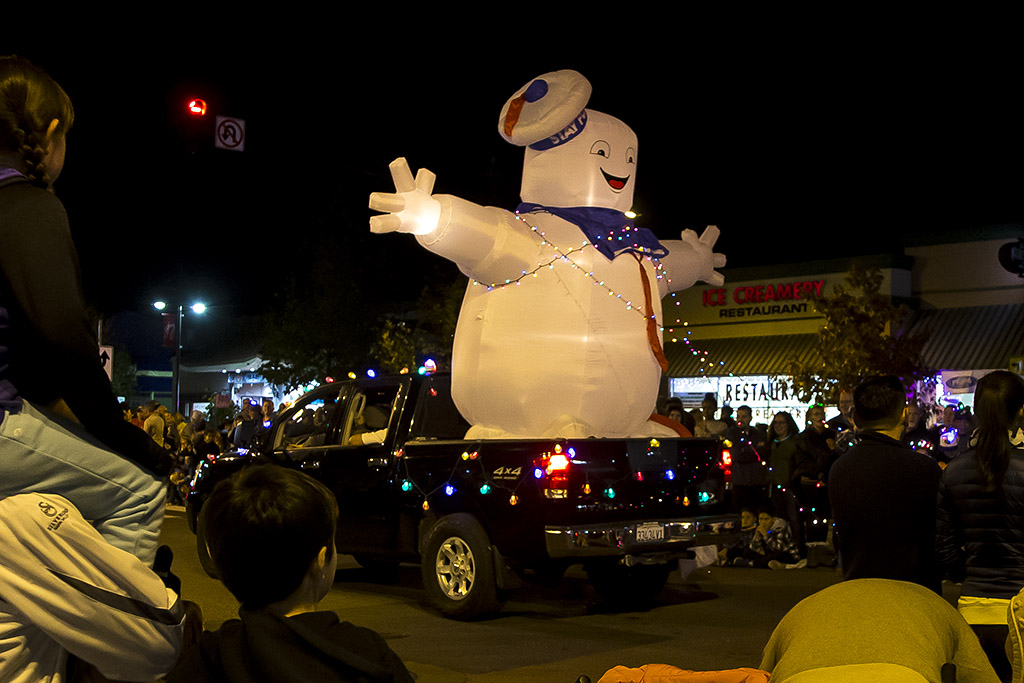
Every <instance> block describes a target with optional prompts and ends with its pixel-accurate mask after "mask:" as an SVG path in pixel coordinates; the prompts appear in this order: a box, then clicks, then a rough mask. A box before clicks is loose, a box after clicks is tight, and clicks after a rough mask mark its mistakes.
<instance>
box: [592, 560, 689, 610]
mask: <svg viewBox="0 0 1024 683" xmlns="http://www.w3.org/2000/svg"><path fill="white" fill-rule="evenodd" d="M672 567H673V566H672V565H671V564H638V565H635V566H633V567H627V566H625V565H623V564H619V563H617V562H599V563H594V564H591V565H588V566H587V568H586V569H587V578H588V579H590V584H591V585H592V586H593V587H594V590H595V591H597V594H598V595H600V596H601V597H602V598H604V599H605V600H606V601H608V602H609V603H612V604H613V605H615V606H616V607H626V608H645V607H649V606H650V605H651V603H653V602H654V599H655V598H656V597H658V594H659V593H661V591H662V590H663V589H664V588H665V584H666V583H667V582H668V576H669V574H671V573H672Z"/></svg>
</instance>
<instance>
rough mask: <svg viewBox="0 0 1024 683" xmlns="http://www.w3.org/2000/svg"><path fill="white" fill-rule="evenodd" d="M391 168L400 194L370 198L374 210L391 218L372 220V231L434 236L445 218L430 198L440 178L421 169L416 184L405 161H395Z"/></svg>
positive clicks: (438, 203) (376, 217) (434, 201)
mask: <svg viewBox="0 0 1024 683" xmlns="http://www.w3.org/2000/svg"><path fill="white" fill-rule="evenodd" d="M389 168H390V169H391V178H392V179H393V180H394V181H395V190H397V192H395V193H390V192H374V193H372V194H371V195H370V208H371V209H373V210H374V211H382V212H384V213H385V214H387V215H385V216H373V217H371V218H370V231H371V232H409V233H412V234H414V235H426V234H429V233H431V232H433V231H434V230H435V229H436V228H437V222H438V219H439V218H440V217H441V204H440V202H438V201H437V200H436V199H434V198H433V197H431V196H430V194H431V193H432V192H433V191H434V178H435V177H436V176H435V175H434V174H433V173H431V172H430V171H428V170H427V169H425V168H421V169H420V170H419V172H418V173H417V174H416V179H415V180H413V177H412V171H410V170H409V163H408V162H407V161H406V160H405V158H404V157H400V158H398V159H395V160H394V161H392V162H391V165H390V166H389Z"/></svg>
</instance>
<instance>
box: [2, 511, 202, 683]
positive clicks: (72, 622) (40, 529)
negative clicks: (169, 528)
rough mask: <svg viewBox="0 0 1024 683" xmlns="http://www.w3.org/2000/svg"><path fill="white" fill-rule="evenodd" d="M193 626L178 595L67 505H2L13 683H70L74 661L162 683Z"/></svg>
mask: <svg viewBox="0 0 1024 683" xmlns="http://www.w3.org/2000/svg"><path fill="white" fill-rule="evenodd" d="M183 618H184V609H183V607H182V605H181V603H180V601H179V600H178V596H177V595H175V593H174V591H172V590H170V589H168V588H166V587H165V586H164V584H163V582H162V581H161V580H160V577H158V576H157V575H156V574H155V573H153V571H152V570H151V569H150V568H149V567H147V566H146V565H144V564H143V563H142V562H140V561H139V560H138V559H137V558H136V557H135V556H134V555H131V554H129V553H127V552H124V551H123V550H119V549H117V548H115V547H114V546H112V545H110V544H109V543H107V542H106V541H105V540H104V539H103V538H102V537H101V536H100V535H99V533H97V531H96V530H95V529H94V528H93V527H92V525H90V524H89V523H88V522H87V521H86V520H85V519H84V518H83V517H82V515H81V514H80V513H79V512H78V510H77V509H76V508H75V507H74V506H73V505H72V504H71V503H70V502H69V501H68V500H67V499H65V498H63V497H61V496H57V495H49V494H39V493H25V494H20V495H16V496H11V497H9V498H5V499H2V500H0V681H2V682H3V683H23V682H28V681H32V682H38V681H46V682H47V683H61V682H63V681H64V680H66V674H65V669H66V664H67V658H68V654H69V653H71V654H74V655H76V656H78V657H79V658H80V659H82V660H85V661H86V662H89V663H90V664H92V665H93V666H95V667H96V668H97V669H98V670H99V672H100V673H101V674H103V675H104V676H106V677H108V678H112V679H115V680H125V681H151V680H154V679H156V678H159V677H161V676H163V675H164V674H166V673H167V672H168V671H169V670H170V669H171V667H172V666H173V665H174V663H175V660H176V658H177V654H178V649H179V646H180V644H181V636H182V620H183Z"/></svg>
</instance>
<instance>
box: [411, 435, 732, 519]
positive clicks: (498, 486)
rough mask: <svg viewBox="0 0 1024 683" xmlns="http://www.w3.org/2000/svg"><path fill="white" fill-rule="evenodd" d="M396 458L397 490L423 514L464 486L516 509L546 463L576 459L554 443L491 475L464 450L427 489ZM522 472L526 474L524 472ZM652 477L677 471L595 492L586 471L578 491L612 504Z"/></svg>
mask: <svg viewBox="0 0 1024 683" xmlns="http://www.w3.org/2000/svg"><path fill="white" fill-rule="evenodd" d="M660 447H661V443H660V442H659V441H658V439H651V440H650V442H649V445H648V451H647V455H648V456H653V455H654V454H655V452H656V451H657V449H659V448H660ZM396 456H397V458H398V461H399V463H400V464H401V466H402V474H401V475H400V477H401V479H400V482H399V487H400V488H401V490H402V492H403V493H406V494H409V495H413V496H416V498H417V501H418V504H419V506H420V507H421V508H422V509H423V510H424V511H429V510H430V509H431V502H430V501H431V500H436V499H437V497H438V496H442V495H443V496H446V497H449V498H450V497H452V496H455V495H457V494H459V493H460V492H461V490H462V488H463V487H467V488H468V489H469V492H475V493H478V494H480V495H481V496H488V495H492V494H494V495H499V496H507V497H508V504H509V505H510V506H512V507H515V506H517V505H518V504H519V502H520V495H521V489H522V488H523V487H524V486H526V485H528V484H529V483H530V482H531V480H532V481H537V480H544V479H545V478H546V477H549V476H550V475H551V474H552V470H551V469H550V467H548V465H547V463H548V462H550V461H551V460H552V459H557V458H563V459H564V462H565V466H566V467H568V466H569V465H571V464H572V463H573V462H574V458H576V451H575V449H574V448H572V447H567V448H565V449H564V450H563V447H562V445H561V444H559V443H556V444H554V446H553V447H552V448H551V449H550V450H549V451H547V452H544V453H541V454H540V457H539V458H538V460H537V461H535V462H534V464H533V465H532V466H530V467H523V468H519V467H517V468H515V469H513V468H505V467H499V468H497V469H496V470H494V471H493V472H492V471H489V469H488V468H487V467H486V466H484V463H483V458H482V457H481V455H480V452H479V451H475V450H474V451H464V452H463V453H462V455H461V457H460V458H458V459H456V460H455V463H454V464H453V465H452V468H451V470H450V472H449V473H448V475H447V477H445V478H444V481H443V482H442V483H440V484H438V485H436V486H434V487H432V488H427V487H425V486H424V485H422V484H421V483H420V482H417V481H416V478H415V477H414V476H413V474H412V472H411V471H410V469H409V460H408V458H406V457H405V450H404V449H399V450H398V452H397V453H396ZM474 470H476V471H474ZM523 470H527V471H526V472H524V471H523ZM584 472H586V469H584ZM474 475H475V476H474ZM497 477H505V478H497ZM651 477H657V478H660V479H662V480H664V481H665V482H674V481H675V480H676V479H677V477H678V474H677V472H676V469H675V468H673V467H666V468H665V469H664V470H662V471H660V472H657V473H650V472H649V473H647V474H644V472H643V471H640V470H636V471H634V472H632V473H631V474H627V475H624V476H622V477H620V478H619V479H618V480H616V481H613V482H611V483H609V482H604V483H603V484H602V486H603V488H601V490H600V491H597V490H596V487H592V486H591V483H590V475H589V472H587V474H586V479H585V481H584V483H583V484H582V485H581V486H580V487H579V491H580V493H582V494H583V495H584V496H591V495H595V496H597V497H599V498H601V499H603V500H604V501H607V502H611V501H614V500H615V498H616V497H617V496H618V495H619V492H620V491H621V490H622V487H623V486H624V485H625V484H626V483H627V482H628V481H630V480H635V481H637V482H642V481H645V479H649V478H651ZM510 480H514V481H515V484H514V485H511V486H510V485H509V484H508V483H507V482H509V481H510ZM463 482H466V483H463ZM566 485H567V484H566ZM680 502H682V503H683V505H685V506H689V505H690V504H691V503H698V504H700V505H705V504H707V503H709V502H712V500H711V496H710V494H707V493H702V494H701V495H700V496H699V497H698V500H696V501H691V500H690V499H689V498H688V497H687V496H686V495H683V496H682V497H681V500H680Z"/></svg>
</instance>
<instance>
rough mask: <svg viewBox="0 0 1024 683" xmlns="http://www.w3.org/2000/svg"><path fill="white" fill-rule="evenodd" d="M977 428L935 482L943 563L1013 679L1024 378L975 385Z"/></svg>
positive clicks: (1006, 676) (1022, 528)
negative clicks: (1009, 653) (1008, 645)
mask: <svg viewBox="0 0 1024 683" xmlns="http://www.w3.org/2000/svg"><path fill="white" fill-rule="evenodd" d="M974 405H975V409H976V413H977V419H978V429H977V430H976V431H975V432H974V435H973V436H972V437H971V440H970V445H971V448H970V450H969V451H967V452H966V453H964V454H963V455H961V456H959V457H957V458H954V459H953V460H952V461H950V463H949V466H948V467H947V468H946V470H945V472H944V473H943V475H942V481H941V483H940V484H939V509H938V541H937V546H938V547H937V551H938V555H939V560H940V562H941V563H942V564H943V565H944V566H945V568H946V570H947V571H948V572H949V573H950V576H951V578H953V579H954V580H957V581H961V580H962V581H963V588H962V589H961V591H960V600H959V604H958V607H959V609H960V613H961V614H962V615H963V616H964V618H965V619H966V620H967V623H969V624H971V627H972V628H973V629H974V631H975V633H977V634H978V638H979V639H980V640H981V644H982V647H983V648H984V649H985V652H986V654H988V656H989V660H990V661H991V662H992V666H993V667H994V668H995V670H996V673H998V674H999V676H1000V678H1001V679H1002V680H1004V681H1008V680H1010V675H1011V669H1010V663H1009V661H1008V659H1007V657H1006V651H1005V648H1004V644H1005V642H1006V637H1007V635H1008V633H1009V629H1008V626H1007V617H1006V613H1007V607H1008V605H1009V603H1010V599H1011V598H1013V597H1014V596H1015V595H1016V594H1017V592H1018V591H1020V590H1021V588H1022V587H1024V380H1022V379H1021V378H1020V377H1018V376H1017V375H1015V374H1013V373H1011V372H1005V371H998V372H993V373H990V374H988V375H985V376H984V377H982V378H981V380H980V381H979V382H978V389H977V392H976V393H975V399H974Z"/></svg>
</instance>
